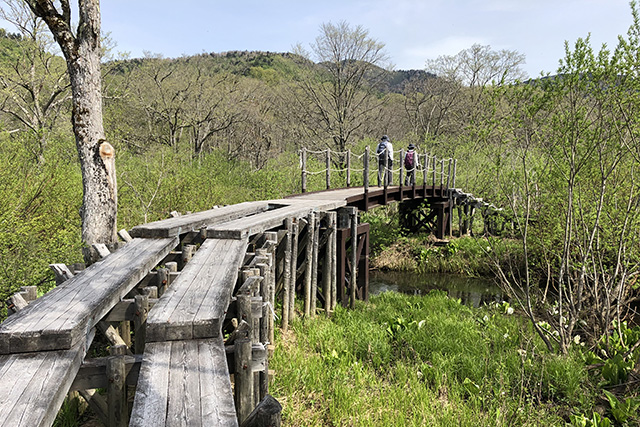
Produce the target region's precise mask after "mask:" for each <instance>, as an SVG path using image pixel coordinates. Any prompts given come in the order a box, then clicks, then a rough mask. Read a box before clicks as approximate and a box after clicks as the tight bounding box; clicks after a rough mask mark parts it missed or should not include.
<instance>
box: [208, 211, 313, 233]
mask: <svg viewBox="0 0 640 427" xmlns="http://www.w3.org/2000/svg"><path fill="white" fill-rule="evenodd" d="M314 210H315V203H309V202H304V203H293V204H290V205H289V206H285V207H281V208H278V209H272V210H270V211H267V212H263V213H260V214H256V215H252V216H250V217H245V218H239V219H237V220H234V221H229V222H225V223H224V224H219V225H215V226H211V227H207V231H206V236H207V237H213V238H219V239H244V238H247V237H248V236H252V235H255V234H259V233H264V232H265V231H267V230H270V229H272V228H276V227H279V226H282V224H283V223H284V221H285V220H286V219H287V218H291V217H303V216H306V215H308V214H309V213H310V212H312V211H314Z"/></svg>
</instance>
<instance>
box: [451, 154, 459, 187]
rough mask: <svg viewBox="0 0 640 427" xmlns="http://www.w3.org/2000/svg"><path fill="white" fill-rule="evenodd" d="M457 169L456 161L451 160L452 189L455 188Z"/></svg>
mask: <svg viewBox="0 0 640 427" xmlns="http://www.w3.org/2000/svg"><path fill="white" fill-rule="evenodd" d="M457 167H458V159H453V177H452V178H453V180H452V183H451V187H452V188H456V171H457Z"/></svg>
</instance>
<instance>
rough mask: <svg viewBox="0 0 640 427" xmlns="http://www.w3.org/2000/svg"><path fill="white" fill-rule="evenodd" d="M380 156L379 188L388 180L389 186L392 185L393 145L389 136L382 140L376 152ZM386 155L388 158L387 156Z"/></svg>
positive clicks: (383, 137)
mask: <svg viewBox="0 0 640 427" xmlns="http://www.w3.org/2000/svg"><path fill="white" fill-rule="evenodd" d="M376 153H377V155H378V187H380V186H381V185H382V182H383V181H382V179H383V177H384V179H385V180H386V183H387V185H392V184H391V183H392V182H393V180H392V173H391V171H392V170H393V144H392V143H391V141H390V140H389V137H388V136H387V135H383V136H382V138H380V143H379V144H378V148H377V150H376ZM385 155H386V156H385ZM385 158H386V161H387V164H386V166H387V170H386V173H385V170H384V169H385Z"/></svg>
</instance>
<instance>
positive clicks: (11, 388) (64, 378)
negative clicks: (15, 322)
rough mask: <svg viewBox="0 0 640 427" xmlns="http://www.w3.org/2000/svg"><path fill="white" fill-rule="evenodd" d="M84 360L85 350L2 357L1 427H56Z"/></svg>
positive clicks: (82, 348) (0, 386)
mask: <svg viewBox="0 0 640 427" xmlns="http://www.w3.org/2000/svg"><path fill="white" fill-rule="evenodd" d="M83 357H84V346H78V347H74V348H73V349H70V350H60V351H47V352H42V353H21V354H11V355H4V356H0V424H1V425H3V426H5V425H6V426H12V427H16V426H25V427H33V426H50V425H51V424H53V421H54V419H55V417H56V414H57V412H58V410H59V409H60V407H61V406H62V402H63V401H64V398H65V396H66V394H67V391H68V390H69V387H70V386H71V383H72V382H73V379H74V378H75V376H76V373H77V372H78V369H79V368H80V364H81V363H82V359H83Z"/></svg>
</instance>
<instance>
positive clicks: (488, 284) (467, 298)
mask: <svg viewBox="0 0 640 427" xmlns="http://www.w3.org/2000/svg"><path fill="white" fill-rule="evenodd" d="M434 289H438V290H442V291H446V292H447V294H448V295H449V297H450V298H459V299H460V300H461V302H462V303H463V304H465V305H470V306H473V307H480V306H482V305H485V304H489V303H491V302H502V301H504V300H506V299H507V297H506V295H504V293H503V292H502V290H501V289H500V287H498V286H497V285H496V284H495V283H493V282H492V281H491V280H489V279H484V278H476V277H466V276H459V275H455V274H425V275H420V274H417V273H415V272H402V271H388V272H385V271H370V272H369V292H370V294H371V295H375V294H378V293H381V292H387V291H393V292H402V293H405V294H410V295H424V294H427V293H429V292H430V291H431V290H434Z"/></svg>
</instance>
